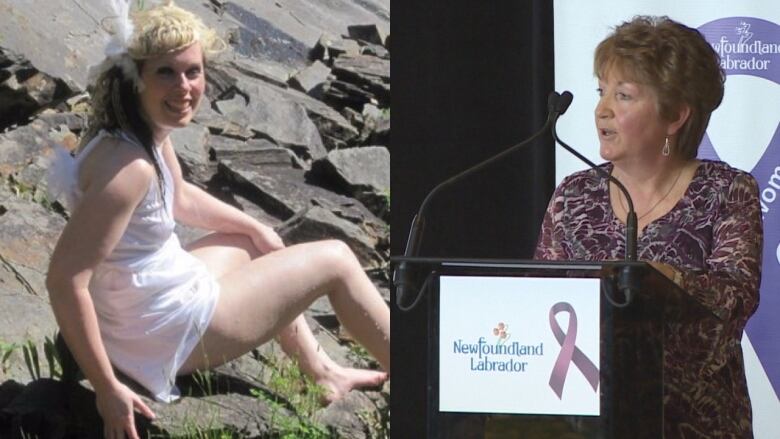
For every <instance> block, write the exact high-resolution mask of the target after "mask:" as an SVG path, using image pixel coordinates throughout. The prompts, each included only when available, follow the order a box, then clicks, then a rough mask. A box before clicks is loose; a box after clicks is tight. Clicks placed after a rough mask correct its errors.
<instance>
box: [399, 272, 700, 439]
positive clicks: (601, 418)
mask: <svg viewBox="0 0 780 439" xmlns="http://www.w3.org/2000/svg"><path fill="white" fill-rule="evenodd" d="M393 260H394V262H395V263H399V262H401V261H406V262H407V265H408V267H410V269H411V273H412V278H413V279H415V280H416V282H415V284H416V285H418V286H419V285H422V284H423V283H424V284H425V285H426V291H423V292H422V294H425V295H426V297H425V300H426V301H427V304H428V322H427V323H428V332H427V340H426V341H427V348H428V352H429V355H430V357H429V358H430V360H429V361H428V364H427V365H426V366H427V369H428V370H427V376H428V380H427V389H426V392H427V396H426V404H427V412H428V416H427V423H426V437H427V438H447V439H457V438H464V439H466V438H468V439H474V438H554V437H566V438H587V439H591V438H593V439H596V438H598V439H602V438H604V439H613V438H614V439H617V438H632V439H639V438H653V439H655V438H661V437H663V423H664V412H663V393H664V390H663V389H664V385H665V377H664V369H663V356H664V343H665V341H666V339H667V337H668V335H669V334H668V332H669V328H670V327H674V325H677V324H682V325H684V324H686V322H692V321H696V320H698V319H705V318H715V317H714V315H712V314H711V313H710V312H709V311H708V310H706V309H705V308H704V307H703V306H701V305H700V304H698V303H697V302H696V301H695V300H694V299H693V298H692V297H691V296H689V295H688V294H686V293H685V292H684V291H682V290H681V289H680V288H678V287H677V286H676V285H675V284H674V283H673V282H672V281H670V280H669V279H667V278H666V277H665V276H663V275H662V274H661V273H659V272H658V271H656V270H655V269H653V268H652V267H651V266H650V265H648V264H646V263H644V262H618V261H615V262H562V261H530V260H485V259H482V260H469V259H440V258H421V257H398V258H393ZM625 270H631V272H632V273H633V274H632V276H633V279H634V282H635V284H636V285H637V286H638V291H637V292H636V293H635V294H634V295H633V296H632V297H631V300H630V301H629V302H628V303H625V297H624V296H623V294H622V293H621V292H620V291H619V288H617V285H618V283H619V282H620V281H621V279H620V277H621V275H622V273H625V272H626V271H625ZM423 280H424V282H423ZM547 285H553V286H555V287H554V288H552V289H551V290H550V291H547V290H548V288H547V287H546V286H547ZM580 286H582V288H581V287H580ZM555 288H558V290H557V291H560V293H555V292H551V291H553V290H555ZM580 290H582V292H580ZM586 290H587V291H586ZM416 292H417V288H415V289H414V293H416ZM552 294H563V295H564V296H565V297H571V298H572V301H571V302H572V303H574V302H573V301H581V300H586V298H587V300H590V301H591V302H592V303H594V305H593V308H594V309H595V312H590V311H589V312H588V314H584V313H583V315H582V316H581V317H580V318H579V319H578V317H576V315H575V314H576V313H575V308H576V306H575V307H572V306H571V305H570V304H569V302H570V301H567V300H558V299H557V298H556V299H551V298H550V297H549V295H552ZM491 296H494V297H491ZM497 300H498V301H500V302H501V303H500V304H497V302H496V301H497ZM586 302H587V301H586ZM586 302H577V303H586ZM540 303H541V304H542V306H543V307H545V308H544V309H543V310H542V311H544V315H543V316H542V315H541V314H542V312H536V311H534V310H533V307H535V306H539V304H540ZM550 303H554V305H553V306H552V307H550V306H549V304H550ZM567 305H568V307H567ZM582 307H584V305H583V306H582ZM483 308H484V309H483ZM548 308H549V320H548V314H547V309H548ZM485 310H487V311H485ZM491 310H498V311H497V314H496V317H492V316H490V314H489V313H490V312H492V311H491ZM534 312H535V313H536V314H535V315H534V314H533V313H534ZM452 313H454V314H452ZM524 313H525V314H524ZM528 313H531V314H528ZM567 313H568V314H569V315H568V325H567V324H566V321H567V319H566V314H567ZM450 314H452V315H450ZM592 315H595V316H596V317H595V322H590V323H588V320H594V318H593V317H587V316H592ZM453 316H454V317H453ZM503 316H509V318H510V320H511V318H512V317H516V318H515V320H514V321H513V322H512V325H513V326H512V327H511V329H512V332H511V334H510V331H509V329H508V327H509V324H507V323H504V322H503V320H506V317H503ZM519 316H525V317H522V318H521V317H519ZM583 316H584V317H583ZM532 320H534V321H536V323H534V322H533V321H532ZM578 320H579V323H578ZM548 321H549V324H548ZM488 323H491V324H490V325H489V327H488ZM493 323H495V324H493ZM572 323H573V324H572ZM578 324H579V325H580V327H579V328H578ZM587 324H591V325H593V326H592V327H591V328H590V329H587V328H586V327H585V326H584V325H587ZM474 325H476V326H474ZM480 325H481V326H480ZM472 326H474V327H478V328H483V327H484V328H485V331H484V334H483V333H482V332H479V331H481V329H476V330H474V329H472ZM490 329H492V333H491V332H490ZM505 329H506V330H505ZM469 331H471V332H469ZM475 331H476V332H475ZM502 331H503V332H502ZM588 331H590V333H591V334H593V338H594V339H595V341H594V342H593V343H591V345H590V348H589V350H587V352H583V351H581V350H580V347H579V346H578V343H579V342H578V341H576V340H575V339H574V338H575V335H576V337H581V338H583V339H584V337H585V335H586V332H588ZM453 334H454V335H453ZM502 337H503V338H502ZM508 340H509V341H510V342H506V341H508ZM540 340H546V341H540ZM550 340H552V341H550ZM583 349H584V348H583ZM482 354H484V355H482ZM589 354H590V355H591V356H593V358H587V357H588V355H589ZM567 355H568V356H567ZM588 363H590V365H588ZM540 377H543V378H540ZM589 386H590V387H589ZM577 388H579V390H577ZM475 389H476V390H475ZM491 389H492V390H491ZM576 391H579V392H580V393H581V394H582V395H583V398H584V402H582V403H581V402H580V401H577V400H575V401H572V402H571V403H569V402H566V398H569V397H571V395H572V394H573V393H574V392H576ZM589 394H590V395H591V396H590V397H589V396H588V395H589ZM515 395H516V398H515ZM556 398H557V399H556ZM589 398H591V400H590V401H589V400H588V399H589ZM545 401H547V402H545ZM567 404H568V405H567ZM583 407H584V408H583Z"/></svg>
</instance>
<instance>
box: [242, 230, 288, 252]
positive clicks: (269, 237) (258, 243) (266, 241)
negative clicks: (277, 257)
mask: <svg viewBox="0 0 780 439" xmlns="http://www.w3.org/2000/svg"><path fill="white" fill-rule="evenodd" d="M249 237H250V238H252V242H253V243H254V244H255V248H257V250H258V251H260V253H262V254H266V253H271V252H272V251H276V250H280V249H283V248H284V242H282V238H281V237H279V235H278V234H277V233H276V232H275V231H274V229H272V228H270V227H268V226H266V225H263V224H258V225H257V227H255V230H254V231H253V233H251V234H250V235H249Z"/></svg>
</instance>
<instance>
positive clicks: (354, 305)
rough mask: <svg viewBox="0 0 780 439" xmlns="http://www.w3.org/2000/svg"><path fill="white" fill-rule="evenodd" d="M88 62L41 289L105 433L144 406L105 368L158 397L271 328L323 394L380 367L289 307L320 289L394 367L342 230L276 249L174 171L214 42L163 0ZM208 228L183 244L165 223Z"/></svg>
mask: <svg viewBox="0 0 780 439" xmlns="http://www.w3.org/2000/svg"><path fill="white" fill-rule="evenodd" d="M114 3H115V5H114V6H115V7H116V8H117V9H119V13H118V14H117V15H119V17H120V18H119V25H118V29H117V32H116V35H115V36H114V39H113V40H112V41H111V43H110V44H109V45H108V47H107V50H106V53H107V58H106V60H105V61H104V62H103V63H102V64H100V65H99V66H98V67H97V68H96V69H94V70H93V72H92V78H91V85H92V90H93V94H92V99H93V114H92V115H91V118H90V124H89V129H88V132H87V133H86V135H85V136H84V139H83V141H82V145H83V146H82V147H81V148H80V151H79V153H78V155H77V157H76V159H75V161H72V163H70V162H68V160H69V158H68V157H62V156H61V157H60V159H59V162H57V163H55V164H54V165H53V167H54V173H53V175H55V177H54V178H53V179H52V184H53V185H54V186H57V187H59V188H60V189H61V190H62V191H63V192H64V193H65V195H66V198H67V200H68V204H69V205H70V209H71V212H72V215H71V218H70V220H69V221H68V224H67V225H66V227H65V229H64V230H63V232H62V235H61V236H60V238H59V241H58V243H57V245H56V248H55V250H54V254H53V255H52V259H51V264H50V266H49V273H48V276H47V287H48V290H49V293H50V297H51V304H52V308H53V310H54V314H55V316H56V318H57V322H58V324H59V325H60V328H61V332H62V335H63V337H64V339H65V342H66V343H67V345H68V347H69V348H70V350H71V351H72V353H73V355H74V357H75V359H76V361H77V362H78V364H79V366H80V367H81V369H82V370H83V372H84V374H85V375H86V377H87V379H89V381H90V383H91V384H92V386H93V387H94V389H95V393H96V397H97V398H96V403H97V408H98V411H99V412H100V415H101V416H102V418H103V421H104V431H105V437H117V438H121V437H125V435H126V434H127V435H128V436H129V437H132V438H135V437H138V435H137V432H136V430H135V426H134V409H135V410H137V411H139V412H140V413H141V414H143V415H144V416H147V417H153V416H154V415H153V413H152V412H151V410H150V409H149V408H148V407H147V406H146V405H145V404H144V403H143V401H142V400H141V399H140V398H139V397H138V395H136V394H135V393H134V392H133V391H132V390H130V389H129V388H128V387H126V386H125V385H123V384H122V383H120V382H119V381H118V380H117V378H116V376H115V375H114V371H113V369H112V365H113V366H114V367H116V368H117V369H118V370H120V371H122V372H123V373H124V374H126V375H127V376H129V377H131V378H133V379H134V380H135V381H137V382H138V383H139V384H141V385H142V386H144V387H145V388H146V389H148V390H149V392H150V393H151V394H152V395H153V396H154V397H155V398H156V399H157V400H160V401H171V400H173V399H175V398H176V396H177V389H176V388H175V386H174V380H175V377H176V376H177V375H180V374H187V373H191V372H193V371H196V370H200V369H206V368H209V367H214V366H217V365H219V364H221V363H224V362H226V361H228V360H230V359H233V358H236V357H238V356H240V355H242V354H244V353H246V352H248V351H249V350H251V349H253V348H255V347H257V346H258V345H260V344H262V343H265V342H267V341H269V340H270V339H271V338H273V337H278V340H279V342H280V344H281V346H282V348H283V349H284V350H285V352H287V353H288V354H289V355H291V356H292V357H294V358H295V359H296V360H297V361H298V362H299V364H300V367H301V368H302V370H303V371H304V372H305V373H306V374H308V375H309V376H310V377H311V378H312V379H313V380H314V381H315V382H317V383H319V384H320V385H322V386H323V387H324V388H325V389H326V391H327V395H328V396H327V398H328V399H329V400H335V399H338V398H340V397H341V396H343V395H344V394H346V393H347V392H349V391H350V390H351V389H353V388H356V387H361V386H369V385H377V384H380V383H382V382H383V381H384V380H386V379H387V374H386V373H385V372H380V371H370V370H359V369H350V368H345V367H342V366H340V365H338V364H336V363H335V362H334V361H333V360H331V359H330V358H329V357H328V355H327V354H326V353H325V352H324V351H323V350H322V349H321V348H320V346H319V345H318V343H317V342H316V340H315V338H314V336H313V335H312V333H311V330H310V329H309V327H308V325H307V324H306V322H305V320H304V319H303V317H302V315H301V313H302V312H303V311H304V310H305V309H306V308H307V307H308V306H309V305H310V304H311V302H312V301H314V300H315V299H316V298H317V297H319V296H322V295H325V294H327V295H328V297H329V299H330V301H331V303H332V305H333V308H334V310H335V311H336V314H337V315H338V317H339V319H340V320H341V322H342V324H344V326H345V327H346V328H347V329H348V330H349V331H350V333H351V334H353V335H354V337H355V338H356V339H357V340H358V341H359V342H360V343H361V344H363V345H364V346H365V347H366V349H367V350H368V351H369V352H370V353H371V354H372V355H373V356H374V357H375V358H376V359H377V360H378V362H379V363H380V364H381V366H382V367H383V369H384V370H385V371H389V370H390V313H389V309H388V307H387V305H386V304H385V303H384V301H383V300H382V298H381V297H380V295H379V294H378V292H377V291H376V288H375V287H374V286H373V284H372V283H371V281H370V280H369V279H368V277H367V276H366V275H365V273H364V272H363V270H362V269H361V266H360V264H359V262H358V260H357V259H356V257H355V256H354V254H353V253H352V252H351V251H350V249H349V248H348V247H347V246H346V245H345V244H343V243H342V242H339V241H335V240H331V241H321V242H313V243H307V244H300V245H295V246H291V247H285V245H284V244H283V242H282V240H281V239H280V238H279V236H278V235H277V234H276V233H275V232H274V231H273V229H271V228H270V227H268V226H266V225H263V224H261V223H259V222H258V221H256V220H255V219H253V218H251V217H250V216H248V215H246V214H245V213H243V212H241V211H239V210H237V209H235V208H233V207H231V206H229V205H227V204H225V203H222V202H220V201H218V200H217V199H215V198H213V197H212V196H210V195H208V194H207V193H205V192H203V191H202V190H200V189H199V188H197V187H196V186H194V185H192V184H190V183H188V182H186V181H184V180H183V179H182V173H181V168H180V167H179V163H178V162H177V159H176V155H175V153H174V149H173V145H172V144H171V140H170V138H169V134H170V133H171V131H172V130H174V129H176V128H180V127H183V126H186V125H187V124H188V123H189V122H190V121H191V120H192V117H193V114H194V113H195V111H196V110H197V108H198V104H199V103H200V101H201V97H202V95H203V92H204V89H205V85H206V79H205V68H206V63H207V59H208V57H209V56H211V55H213V54H214V53H215V52H217V51H218V50H220V49H221V47H222V46H224V43H223V42H222V41H221V40H220V39H219V38H218V37H217V36H216V34H215V33H214V32H213V31H212V30H210V29H208V28H206V27H205V26H204V24H203V23H202V22H201V21H200V20H199V19H198V18H197V17H195V16H194V15H193V14H191V13H189V12H187V11H185V10H183V9H181V8H178V7H176V6H174V5H173V4H171V2H168V3H167V4H165V5H162V6H158V7H155V8H151V9H148V10H143V11H139V12H136V13H134V14H133V15H132V21H130V20H129V19H128V20H123V17H126V16H128V15H127V8H128V5H127V4H126V3H124V2H123V1H122V0H114ZM174 221H177V222H181V223H183V224H187V225H189V226H193V227H198V228H202V229H207V230H211V231H213V232H214V233H212V234H210V235H207V236H205V237H204V238H202V239H200V240H198V241H196V242H195V243H193V244H191V245H189V246H186V247H182V246H181V244H180V243H179V240H178V238H177V237H176V234H175V233H174V232H173V228H174V225H175V222H174Z"/></svg>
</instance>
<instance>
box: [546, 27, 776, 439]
mask: <svg viewBox="0 0 780 439" xmlns="http://www.w3.org/2000/svg"><path fill="white" fill-rule="evenodd" d="M594 69H595V74H596V76H597V78H598V83H599V86H598V93H599V97H600V99H599V102H598V105H597V106H596V109H595V112H594V113H595V119H596V129H597V131H598V137H599V142H600V153H601V156H602V157H603V158H604V159H605V160H606V161H607V163H605V164H603V165H601V166H602V167H603V168H604V169H605V170H606V171H608V172H610V173H611V174H612V175H613V176H614V177H615V178H617V179H618V180H620V181H621V182H622V183H623V184H624V185H625V186H626V188H627V189H628V191H629V193H630V194H631V197H632V199H633V201H634V205H635V209H636V212H637V216H638V222H639V224H638V230H639V240H638V241H639V242H638V244H637V248H638V257H639V259H641V260H645V261H648V262H649V263H650V264H652V265H653V266H654V267H655V268H656V269H657V270H659V271H660V272H661V273H663V274H664V275H666V276H668V277H669V278H670V279H672V280H673V281H674V282H675V283H677V284H678V285H679V286H680V287H681V288H682V289H683V290H684V291H686V292H687V294H690V295H691V296H693V298H694V299H695V300H696V301H698V302H699V303H701V304H702V305H703V306H704V307H706V308H707V309H708V310H709V311H711V312H712V314H713V315H714V317H713V318H712V319H704V320H701V321H699V322H697V323H696V324H694V325H689V326H682V325H669V327H668V328H667V339H666V343H665V349H666V351H665V353H664V373H665V379H666V386H665V388H664V422H665V424H664V431H665V435H666V437H751V436H752V426H751V407H750V400H749V398H748V392H747V387H746V382H745V371H744V366H743V360H742V350H741V347H740V339H741V337H742V330H743V328H744V327H745V323H746V322H747V320H748V318H749V317H750V316H751V314H753V312H754V311H755V309H756V307H757V305H758V288H759V283H760V267H761V260H760V259H761V245H762V224H761V214H760V206H759V199H758V186H757V184H756V182H755V180H754V179H753V178H752V177H751V176H750V175H749V174H747V173H745V172H742V171H740V170H737V169H734V168H731V167H729V166H728V165H727V164H725V163H722V162H715V161H706V160H697V159H696V154H697V149H698V146H699V143H700V142H701V139H702V137H703V135H704V131H705V129H706V127H707V123H708V122H709V119H710V114H711V113H712V111H713V110H715V108H717V106H718V105H719V104H720V102H721V99H722V97H723V82H724V75H723V72H722V70H721V68H720V65H719V59H718V56H717V54H716V53H715V52H714V51H713V50H712V48H711V47H710V46H709V44H708V43H707V42H706V41H705V40H704V38H703V37H702V35H701V34H700V33H699V32H698V31H696V30H695V29H691V28H689V27H686V26H684V25H682V24H680V23H677V22H674V21H672V20H670V19H669V18H666V17H660V18H656V17H636V18H634V19H633V20H631V21H629V22H626V23H623V24H622V25H620V26H618V27H617V28H616V29H615V31H614V32H613V33H612V34H611V35H609V36H608V37H607V38H606V39H605V40H604V41H602V42H601V43H600V44H599V46H598V47H597V49H596V53H595V62H594ZM626 214H627V210H626V200H625V199H624V198H623V195H622V193H621V192H620V191H619V190H618V189H617V188H616V187H615V186H613V185H612V184H610V183H608V182H607V180H605V179H603V178H601V177H599V175H598V174H597V173H595V172H594V171H590V170H589V171H582V172H578V173H575V174H573V175H570V176H569V177H567V178H565V179H564V181H563V182H562V183H561V184H560V186H558V188H557V189H556V190H555V193H554V195H553V198H552V200H551V201H550V205H549V208H548V210H547V214H546V216H545V218H544V222H543V224H542V229H541V235H540V237H539V242H538V246H537V250H536V258H538V259H548V260H562V259H566V260H596V261H598V260H609V259H621V258H623V257H624V254H625V245H624V240H623V239H622V237H623V236H624V235H625V220H626Z"/></svg>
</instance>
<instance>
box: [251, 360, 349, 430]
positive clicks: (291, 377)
mask: <svg viewBox="0 0 780 439" xmlns="http://www.w3.org/2000/svg"><path fill="white" fill-rule="evenodd" d="M269 366H270V367H271V378H270V379H269V380H268V387H269V390H270V391H271V392H272V393H273V394H274V395H275V397H269V396H268V395H266V394H265V393H264V392H262V391H260V390H258V389H253V390H252V395H254V396H255V397H257V398H260V399H262V400H263V401H265V402H266V403H267V404H269V406H270V407H271V420H270V427H271V430H272V431H276V432H277V434H278V435H279V438H280V439H328V438H331V437H334V435H333V434H332V433H331V432H330V431H328V429H327V428H326V427H325V426H323V425H321V424H320V423H319V422H317V421H316V420H315V419H314V415H315V413H316V412H317V410H319V409H320V408H321V407H322V400H323V398H324V397H325V389H324V388H323V387H322V386H319V385H317V384H315V383H314V382H312V381H311V379H309V377H307V376H306V375H304V374H303V372H301V370H300V368H299V367H298V364H297V363H296V362H295V361H292V360H289V359H281V360H276V359H274V358H273V357H272V358H271V360H269ZM282 401H284V402H286V403H287V404H282ZM285 406H287V407H288V408H290V409H291V410H292V411H293V414H294V416H287V415H286V414H284V413H283V412H284V407H285Z"/></svg>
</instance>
